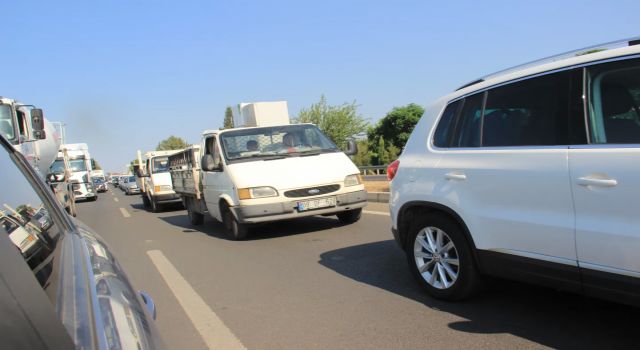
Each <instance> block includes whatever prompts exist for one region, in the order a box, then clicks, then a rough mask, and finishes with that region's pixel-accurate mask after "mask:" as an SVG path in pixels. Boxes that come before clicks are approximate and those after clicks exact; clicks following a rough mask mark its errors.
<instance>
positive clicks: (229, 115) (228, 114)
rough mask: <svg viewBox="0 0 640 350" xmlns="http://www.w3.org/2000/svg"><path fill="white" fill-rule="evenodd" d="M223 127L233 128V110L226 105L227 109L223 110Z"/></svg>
mask: <svg viewBox="0 0 640 350" xmlns="http://www.w3.org/2000/svg"><path fill="white" fill-rule="evenodd" d="M222 127H223V128H224V129H231V128H233V111H231V107H229V106H227V109H226V110H225V111H224V125H223V126H222Z"/></svg>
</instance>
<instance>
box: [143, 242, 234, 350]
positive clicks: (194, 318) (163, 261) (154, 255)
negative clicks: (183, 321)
mask: <svg viewBox="0 0 640 350" xmlns="http://www.w3.org/2000/svg"><path fill="white" fill-rule="evenodd" d="M147 255H149V258H150V259H151V262H153V264H154V265H155V266H156V268H157V269H158V271H159V272H160V275H161V276H162V278H164V281H165V282H166V283H167V285H168V286H169V289H171V291H172V292H173V295H175V297H176V299H178V302H179V303H180V305H181V306H182V308H183V309H184V311H185V312H186V313H187V316H189V319H191V323H193V325H194V327H195V328H196V330H198V333H200V336H201V337H202V339H203V340H204V342H205V344H206V345H207V347H208V348H209V349H245V350H246V348H245V347H244V345H242V343H241V342H240V340H238V338H236V336H235V335H234V334H233V333H232V332H231V330H230V329H229V328H227V326H225V324H224V323H223V322H222V320H221V319H220V318H219V317H218V316H217V315H216V313H215V312H213V310H211V308H210V307H209V305H207V303H205V302H204V300H202V298H201V297H200V296H199V295H198V293H196V291H195V290H193V287H191V285H190V284H189V282H187V281H186V280H185V279H184V277H182V275H181V274H180V272H178V270H176V268H175V267H174V266H173V264H171V261H169V259H167V258H166V257H165V256H164V254H162V251H160V250H149V251H147Z"/></svg>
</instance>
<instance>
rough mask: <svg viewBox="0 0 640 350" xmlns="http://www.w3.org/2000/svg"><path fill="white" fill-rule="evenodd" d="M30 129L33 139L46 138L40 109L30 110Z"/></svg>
mask: <svg viewBox="0 0 640 350" xmlns="http://www.w3.org/2000/svg"><path fill="white" fill-rule="evenodd" d="M31 129H32V130H33V138H34V139H36V140H43V139H45V138H46V137H47V134H46V133H45V131H44V115H43V113H42V109H40V108H34V109H32V110H31Z"/></svg>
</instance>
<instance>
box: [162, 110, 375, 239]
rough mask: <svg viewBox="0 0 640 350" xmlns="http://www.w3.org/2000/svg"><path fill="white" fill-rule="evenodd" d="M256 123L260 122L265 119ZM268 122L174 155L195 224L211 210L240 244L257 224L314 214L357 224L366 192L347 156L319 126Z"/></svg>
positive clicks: (176, 177)
mask: <svg viewBox="0 0 640 350" xmlns="http://www.w3.org/2000/svg"><path fill="white" fill-rule="evenodd" d="M262 104H264V103H262ZM245 106H246V105H245ZM254 107H255V106H254ZM258 107H262V106H258ZM285 107H286V104H285ZM253 109H254V110H260V108H253ZM262 109H265V108H262ZM283 113H286V112H283ZM252 118H253V123H254V124H260V115H255V114H254V115H252ZM263 119H264V118H263ZM269 120H272V118H268V120H266V122H265V124H267V125H269V126H254V127H242V128H233V129H226V130H208V131H205V132H204V133H203V135H202V142H201V144H200V147H199V148H197V149H196V148H192V149H187V150H185V151H184V152H181V153H178V154H176V155H174V156H172V157H170V165H171V174H172V177H173V182H174V187H175V188H176V192H178V193H180V194H181V195H182V196H183V197H184V202H185V206H186V207H187V210H188V212H189V216H190V218H191V222H192V223H193V224H201V223H202V221H203V214H204V213H205V212H208V213H209V215H211V216H212V217H213V218H214V219H216V220H219V221H222V222H224V223H225V226H226V228H227V231H228V233H229V236H230V238H231V239H234V240H238V239H243V238H245V237H246V235H247V233H248V227H249V226H248V225H249V224H254V223H262V222H272V221H277V220H286V219H293V218H298V217H304V216H312V215H337V216H338V219H339V220H340V221H341V222H344V223H353V222H355V221H357V220H358V219H359V218H360V215H361V211H362V208H363V207H364V206H366V204H367V195H366V191H365V189H364V185H363V184H362V182H361V179H360V176H359V170H358V168H357V167H356V166H355V164H353V162H352V161H351V160H350V159H349V157H348V156H347V155H346V154H345V153H344V152H342V151H341V150H339V149H338V147H336V145H335V144H334V143H333V142H332V141H331V140H330V139H329V138H328V137H326V136H325V135H324V134H323V133H322V132H321V131H320V129H318V127H316V126H315V125H313V124H281V125H272V124H274V123H269V122H268V121H269ZM287 121H288V117H287ZM197 151H199V152H201V154H200V155H201V158H200V156H199V155H196V152H197ZM191 179H193V180H194V181H191Z"/></svg>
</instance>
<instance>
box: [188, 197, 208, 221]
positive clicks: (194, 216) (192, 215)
mask: <svg viewBox="0 0 640 350" xmlns="http://www.w3.org/2000/svg"><path fill="white" fill-rule="evenodd" d="M192 201H193V199H191V198H187V200H186V202H185V204H186V205H185V206H186V207H187V215H189V221H190V222H191V225H196V226H198V225H202V223H203V222H204V215H203V214H201V213H197V212H196V211H195V210H193V204H192V203H191V202H192Z"/></svg>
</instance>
